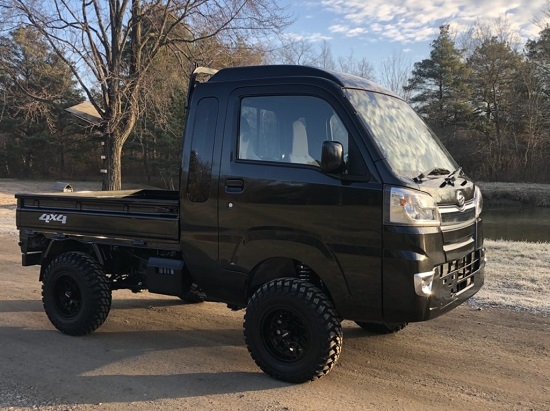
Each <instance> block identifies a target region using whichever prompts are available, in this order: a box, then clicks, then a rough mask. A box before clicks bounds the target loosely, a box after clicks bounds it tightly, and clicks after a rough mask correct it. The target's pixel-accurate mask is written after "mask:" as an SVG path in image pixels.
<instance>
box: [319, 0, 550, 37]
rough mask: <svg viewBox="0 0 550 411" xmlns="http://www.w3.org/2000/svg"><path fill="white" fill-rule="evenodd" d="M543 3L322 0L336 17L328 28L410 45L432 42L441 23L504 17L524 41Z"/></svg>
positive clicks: (544, 0) (527, 0)
mask: <svg viewBox="0 0 550 411" xmlns="http://www.w3.org/2000/svg"><path fill="white" fill-rule="evenodd" d="M547 5H548V2H547V0H483V1H482V0H400V1H397V0H322V1H321V7H323V8H324V9H325V10H326V11H329V12H331V13H333V15H335V16H336V19H335V20H334V23H335V24H333V25H332V26H330V27H329V30H330V31H331V32H332V33H340V34H343V35H345V36H346V37H355V36H358V35H365V34H371V35H374V36H376V37H377V38H379V39H381V40H390V41H397V42H401V43H414V42H421V41H426V40H429V39H433V38H434V37H435V36H436V35H437V33H438V30H439V29H438V28H439V26H440V25H441V24H446V23H452V24H453V25H454V26H455V27H468V26H470V25H471V24H472V23H474V22H476V21H478V20H481V21H483V20H485V19H486V20H493V19H497V18H502V17H505V18H506V19H507V21H508V22H509V24H510V26H511V27H512V28H514V29H515V30H516V31H517V32H518V33H519V34H520V36H521V37H523V38H524V39H526V38H528V37H533V36H535V35H536V34H538V32H539V31H540V28H538V27H537V26H536V25H535V24H534V23H533V19H534V18H535V17H537V16H540V15H541V10H542V9H543V8H544V7H545V6H547Z"/></svg>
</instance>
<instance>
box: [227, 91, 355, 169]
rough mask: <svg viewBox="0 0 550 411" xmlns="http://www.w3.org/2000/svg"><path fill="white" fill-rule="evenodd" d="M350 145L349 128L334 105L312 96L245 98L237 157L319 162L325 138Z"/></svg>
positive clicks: (303, 162) (242, 106)
mask: <svg viewBox="0 0 550 411" xmlns="http://www.w3.org/2000/svg"><path fill="white" fill-rule="evenodd" d="M327 140H330V141H339V142H340V143H342V145H343V146H344V150H345V153H347V147H348V132H347V130H346V128H345V127H344V125H343V123H342V121H341V120H340V119H339V117H338V115H337V114H336V113H335V111H334V109H333V108H332V107H331V106H330V105H329V104H328V103H327V102H326V101H324V100H322V99H320V98H317V97H312V96H259V97H245V98H243V99H242V100H241V111H240V122H239V138H238V150H237V153H238V155H237V158H238V159H239V160H253V161H275V162H285V163H294V164H308V165H313V166H319V164H320V162H321V151H322V147H323V141H327Z"/></svg>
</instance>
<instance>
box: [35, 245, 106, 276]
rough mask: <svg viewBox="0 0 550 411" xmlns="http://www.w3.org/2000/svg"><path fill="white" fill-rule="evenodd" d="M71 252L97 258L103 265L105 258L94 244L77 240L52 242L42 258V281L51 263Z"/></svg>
mask: <svg viewBox="0 0 550 411" xmlns="http://www.w3.org/2000/svg"><path fill="white" fill-rule="evenodd" d="M71 251H80V252H83V253H86V254H88V255H90V256H91V257H93V258H95V259H96V260H97V261H98V262H99V264H101V265H103V256H102V255H101V252H100V251H99V248H98V247H97V246H94V245H93V244H87V243H83V242H80V241H76V240H52V241H51V242H50V244H49V245H48V248H47V249H46V251H45V253H44V257H43V258H42V262H41V267H40V279H39V280H40V281H42V280H43V276H44V271H45V270H46V268H47V267H48V265H49V264H50V262H51V261H52V260H53V259H55V258H56V257H58V256H59V255H61V254H64V253H68V252H71Z"/></svg>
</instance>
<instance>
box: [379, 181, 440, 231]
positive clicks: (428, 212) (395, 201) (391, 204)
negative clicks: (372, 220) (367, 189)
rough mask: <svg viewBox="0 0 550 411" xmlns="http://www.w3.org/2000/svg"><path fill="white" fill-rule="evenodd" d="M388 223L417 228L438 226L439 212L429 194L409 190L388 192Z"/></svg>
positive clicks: (395, 189)
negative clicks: (415, 226)
mask: <svg viewBox="0 0 550 411" xmlns="http://www.w3.org/2000/svg"><path fill="white" fill-rule="evenodd" d="M385 195H386V207H385V209H386V210H385V211H386V217H385V221H386V223H391V224H400V225H417V226H438V225H439V224H440V217H439V210H438V209H437V205H436V204H435V201H434V199H433V198H432V196H431V195H429V194H428V193H424V192H422V191H416V190H410V189H407V188H398V187H392V188H391V189H387V190H386V194H385Z"/></svg>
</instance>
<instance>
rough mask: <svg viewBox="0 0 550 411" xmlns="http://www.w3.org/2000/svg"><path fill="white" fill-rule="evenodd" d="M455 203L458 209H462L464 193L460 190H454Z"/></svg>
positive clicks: (464, 201)
mask: <svg viewBox="0 0 550 411" xmlns="http://www.w3.org/2000/svg"><path fill="white" fill-rule="evenodd" d="M456 204H457V205H458V209H459V210H460V211H464V204H466V199H465V198H464V193H463V192H462V191H460V190H458V191H457V192H456Z"/></svg>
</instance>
